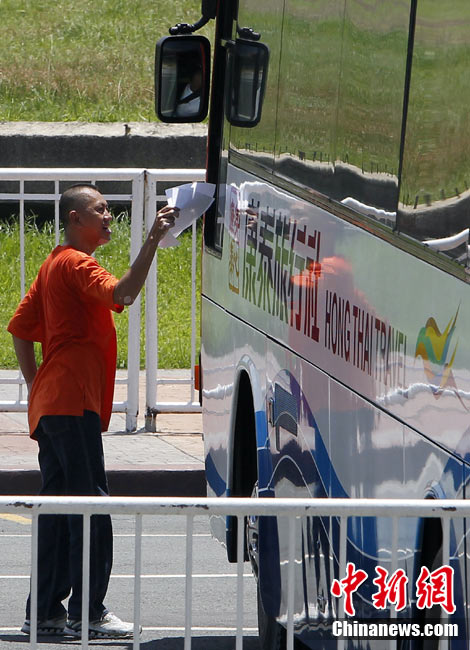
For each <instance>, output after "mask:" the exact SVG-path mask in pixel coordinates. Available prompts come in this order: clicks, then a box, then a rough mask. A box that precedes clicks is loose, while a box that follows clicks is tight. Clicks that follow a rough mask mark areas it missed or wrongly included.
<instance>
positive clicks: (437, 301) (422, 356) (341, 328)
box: [203, 165, 470, 459]
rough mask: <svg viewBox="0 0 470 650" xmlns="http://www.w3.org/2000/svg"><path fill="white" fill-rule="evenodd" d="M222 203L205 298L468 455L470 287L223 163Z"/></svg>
mask: <svg viewBox="0 0 470 650" xmlns="http://www.w3.org/2000/svg"><path fill="white" fill-rule="evenodd" d="M227 196H229V197H230V199H229V200H227V202H226V211H225V233H224V247H223V253H222V258H221V259H218V258H217V257H215V256H212V255H205V271H204V273H203V279H204V286H203V293H204V295H207V296H208V297H210V298H211V299H212V300H213V301H214V302H216V303H217V304H220V305H221V306H222V307H223V308H224V309H226V310H227V311H229V312H230V313H233V314H236V315H237V317H238V318H240V319H241V320H243V321H245V322H248V323H250V324H252V325H253V327H254V328H255V329H257V330H259V331H262V332H265V333H266V334H268V335H269V336H270V337H272V338H274V339H275V340H278V341H279V342H281V343H282V344H283V345H285V346H286V347H288V348H289V349H291V350H295V351H296V353H297V354H298V355H299V356H300V357H302V358H304V359H306V360H308V361H310V362H312V363H313V364H315V365H316V366H317V367H319V368H321V369H322V370H324V371H325V372H327V373H328V374H329V375H330V376H333V377H335V378H337V379H338V380H339V381H340V382H341V383H344V384H345V385H346V386H351V387H353V389H354V391H355V392H357V393H358V394H360V395H362V396H363V397H365V398H366V399H367V400H369V401H371V402H373V403H375V404H376V405H377V406H378V407H379V408H381V409H384V410H386V411H388V412H390V413H391V414H393V415H394V416H395V417H398V418H400V419H401V420H402V421H404V422H405V423H406V424H407V425H408V426H410V427H412V428H415V429H416V430H418V431H420V432H422V433H424V434H425V435H426V436H428V437H429V438H431V439H432V440H434V441H435V442H437V443H438V444H440V445H442V446H443V447H446V448H447V449H449V451H451V452H452V453H456V454H458V455H459V456H460V457H462V458H463V459H466V458H467V454H468V452H469V444H470V436H467V435H465V434H466V432H467V430H468V427H469V409H470V371H469V368H470V349H469V339H468V337H467V336H466V332H465V330H464V324H465V323H467V322H469V320H470V300H469V298H470V296H469V291H470V289H469V287H468V286H467V285H466V284H464V283H463V282H458V281H456V280H455V278H452V277H451V276H449V275H447V274H445V273H444V272H443V271H440V270H439V269H436V268H434V267H432V266H430V265H427V264H423V262H422V261H419V260H417V259H416V258H414V257H413V256H411V255H409V254H408V253H406V252H404V251H402V250H399V249H397V248H394V247H393V246H390V244H388V243H387V242H385V241H383V240H381V239H379V238H378V237H375V236H374V235H372V234H370V233H368V232H366V231H365V230H362V229H360V228H358V227H355V226H353V225H351V224H349V223H347V222H345V221H344V220H342V219H340V218H338V217H335V216H333V215H331V214H329V213H328V212H326V211H325V210H322V209H320V208H319V207H317V206H315V205H313V204H311V203H308V202H306V201H303V200H300V199H298V198H297V197H295V196H292V195H290V194H287V193H286V192H283V191H280V190H279V189H278V188H275V187H273V186H272V185H269V184H267V183H262V182H260V181H259V180H256V178H255V177H254V176H252V175H250V174H248V173H247V172H244V171H242V170H239V169H237V168H236V167H234V166H231V165H229V168H228V178H227ZM234 224H235V225H234ZM371 269H374V271H373V272H372V271H371ZM424 279H425V282H424Z"/></svg>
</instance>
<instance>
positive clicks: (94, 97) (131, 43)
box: [0, 0, 213, 122]
mask: <svg viewBox="0 0 470 650" xmlns="http://www.w3.org/2000/svg"><path fill="white" fill-rule="evenodd" d="M0 12H1V18H2V20H1V24H0V120H32V121H44V122H48V121H71V120H80V121H85V122H87V121H91V122H94V121H96V122H113V121H124V122H127V121H147V120H150V121H153V120H155V119H156V118H155V112H154V108H153V106H154V81H153V66H154V52H155V44H156V42H157V40H158V39H159V38H161V37H162V36H167V35H168V28H169V27H170V26H172V25H175V24H176V23H177V22H189V23H193V22H196V20H197V19H198V18H199V17H200V2H199V0H172V2H163V1H162V0H100V1H99V2H95V0H81V2H76V0H0ZM212 30H213V21H212V23H211V24H210V25H209V26H207V27H205V28H204V29H203V30H201V32H200V33H203V34H205V35H206V36H210V35H211V31H212Z"/></svg>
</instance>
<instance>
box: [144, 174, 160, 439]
mask: <svg viewBox="0 0 470 650" xmlns="http://www.w3.org/2000/svg"><path fill="white" fill-rule="evenodd" d="M157 182H158V179H157V177H156V176H155V175H154V174H152V173H148V174H147V183H146V193H145V230H146V232H148V231H149V230H150V228H151V226H152V223H153V219H154V218H155V214H156V212H157ZM157 260H158V248H157V251H156V252H155V257H154V258H153V261H152V265H151V267H150V270H149V273H148V275H147V279H146V281H145V398H146V399H145V430H146V431H151V432H152V433H155V431H156V430H157V423H156V418H157V415H156V410H155V404H156V396H157V371H158V319H157V309H158V304H157V287H158V275H157V274H158V271H157V263H158V262H157Z"/></svg>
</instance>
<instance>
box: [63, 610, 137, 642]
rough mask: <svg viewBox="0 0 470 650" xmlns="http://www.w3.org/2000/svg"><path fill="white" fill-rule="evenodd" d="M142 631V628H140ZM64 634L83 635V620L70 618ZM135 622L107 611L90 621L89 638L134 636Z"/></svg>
mask: <svg viewBox="0 0 470 650" xmlns="http://www.w3.org/2000/svg"><path fill="white" fill-rule="evenodd" d="M140 631H142V628H141V629H140ZM64 634H68V635H70V636H76V637H81V636H82V622H81V621H75V620H73V619H70V618H69V620H68V621H67V625H66V626H65V631H64ZM133 634H134V624H133V623H126V622H124V621H121V619H120V618H118V617H117V616H116V615H115V614H113V613H112V612H106V613H105V614H103V616H102V617H101V618H100V619H98V620H97V621H90V623H89V626H88V638H89V639H122V638H128V637H131V636H133Z"/></svg>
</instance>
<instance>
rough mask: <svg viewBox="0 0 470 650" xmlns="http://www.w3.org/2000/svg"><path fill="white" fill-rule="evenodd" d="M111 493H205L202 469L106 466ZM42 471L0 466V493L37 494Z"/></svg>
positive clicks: (134, 494)
mask: <svg viewBox="0 0 470 650" xmlns="http://www.w3.org/2000/svg"><path fill="white" fill-rule="evenodd" d="M106 475H107V477H108V485H109V491H110V494H111V496H116V497H118V496H119V497H121V496H141V497H169V496H172V497H205V496H206V478H205V474H204V469H201V468H194V467H193V466H188V467H181V466H180V467H178V468H177V469H171V468H153V469H138V470H133V469H123V470H112V469H111V470H108V471H107V472H106ZM40 488H41V475H40V472H39V470H36V469H13V470H0V495H2V496H5V495H10V494H11V495H17V496H25V495H32V494H37V493H38V492H39V490H40Z"/></svg>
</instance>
